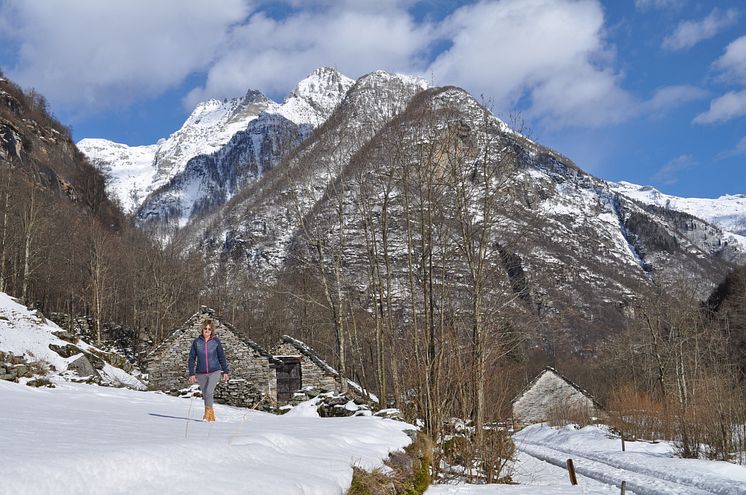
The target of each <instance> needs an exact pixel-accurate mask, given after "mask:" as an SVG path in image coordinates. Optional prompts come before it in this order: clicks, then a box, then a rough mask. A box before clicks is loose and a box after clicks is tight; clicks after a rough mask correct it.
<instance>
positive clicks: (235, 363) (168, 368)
mask: <svg viewBox="0 0 746 495" xmlns="http://www.w3.org/2000/svg"><path fill="white" fill-rule="evenodd" d="M206 318H209V319H211V320H213V322H215V333H216V335H217V336H218V337H219V338H220V340H221V342H222V343H223V348H224V349H225V355H226V356H225V357H226V359H227V360H228V366H229V367H230V372H231V373H230V375H231V378H230V380H229V381H228V382H227V383H224V382H220V384H219V385H218V387H217V388H216V389H215V400H216V401H217V402H219V403H222V404H231V405H235V406H241V407H255V406H256V405H257V404H259V403H260V402H263V403H265V404H267V405H277V404H285V403H287V402H288V401H290V400H291V399H292V398H293V395H294V394H295V393H296V392H298V391H300V390H301V389H304V388H313V389H316V390H317V391H333V390H338V389H339V373H338V372H337V371H336V370H335V369H334V368H332V367H331V366H329V365H328V364H327V363H326V362H324V360H323V359H321V358H320V357H319V356H318V354H316V352H314V350H313V349H311V348H310V347H309V346H307V345H306V344H304V343H303V342H301V341H300V340H297V339H294V338H292V337H289V336H287V335H285V336H283V337H282V340H281V342H280V343H279V344H278V345H277V347H276V348H275V350H274V353H272V354H270V353H269V352H267V351H266V350H264V349H263V348H262V347H261V346H260V345H259V344H257V343H256V342H254V341H252V340H250V339H247V338H245V337H241V336H239V335H238V333H237V332H236V330H235V329H234V328H233V327H232V326H231V325H230V324H229V323H226V322H224V321H221V319H220V318H219V317H218V316H217V315H216V314H215V311H214V310H212V309H209V308H206V307H202V309H201V310H200V312H199V313H196V314H194V315H193V316H192V317H191V318H189V320H187V321H186V323H184V325H182V326H181V327H180V328H179V329H177V330H176V331H174V333H173V334H171V336H169V337H168V338H167V339H166V340H164V341H163V342H162V343H161V344H160V345H159V346H158V347H157V348H155V349H154V350H153V351H152V352H151V353H150V354H149V355H148V359H147V361H148V373H149V388H150V389H152V390H163V391H166V392H169V393H174V394H176V393H178V392H179V390H183V389H184V388H186V387H187V386H188V381H187V378H188V376H187V373H188V371H187V359H188V357H189V350H190V347H191V344H192V341H193V340H194V339H195V338H196V337H198V336H199V335H200V330H201V326H202V322H203V321H204V320H205V319H206ZM349 384H350V392H352V393H353V394H356V395H360V396H361V397H362V393H361V389H360V386H359V385H357V384H354V383H352V382H349Z"/></svg>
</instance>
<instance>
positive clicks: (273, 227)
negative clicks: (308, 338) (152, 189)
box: [187, 74, 746, 348]
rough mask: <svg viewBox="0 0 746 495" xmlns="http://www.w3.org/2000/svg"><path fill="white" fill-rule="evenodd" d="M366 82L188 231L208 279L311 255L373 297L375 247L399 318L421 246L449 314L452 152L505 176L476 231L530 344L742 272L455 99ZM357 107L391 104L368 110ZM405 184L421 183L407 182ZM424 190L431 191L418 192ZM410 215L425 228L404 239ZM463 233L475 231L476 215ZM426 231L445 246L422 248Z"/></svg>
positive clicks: (668, 221)
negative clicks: (666, 288)
mask: <svg viewBox="0 0 746 495" xmlns="http://www.w3.org/2000/svg"><path fill="white" fill-rule="evenodd" d="M378 76H379V77H376V76H372V77H371V80H372V81H376V83H374V84H371V85H370V86H366V84H364V81H362V80H360V81H358V83H357V84H356V86H354V87H353V88H352V89H351V90H350V92H349V93H348V95H347V97H346V98H345V100H344V101H343V102H342V104H340V106H339V107H338V108H337V110H336V111H335V113H334V114H332V116H331V117H330V118H329V120H328V121H327V122H326V123H325V124H324V125H323V126H321V128H319V130H318V131H317V132H316V133H315V134H314V136H313V137H312V138H311V139H309V140H307V141H305V142H304V143H303V145H301V147H300V148H299V149H298V150H297V151H296V152H294V153H293V155H292V156H291V157H290V158H288V159H287V160H285V161H283V162H282V163H281V164H279V165H278V166H276V167H275V169H274V170H273V171H272V173H270V174H267V175H265V176H264V177H262V179H261V180H258V181H256V182H255V183H253V184H252V185H251V186H249V187H248V188H247V189H245V190H244V191H242V192H241V193H240V194H238V195H237V196H236V197H235V198H234V199H233V200H232V201H231V202H230V203H229V204H228V205H226V207H224V208H221V209H220V210H219V211H217V212H216V213H215V214H213V215H211V216H209V217H208V219H207V220H206V221H205V222H204V223H202V224H200V225H199V226H195V227H194V228H192V229H187V230H188V231H190V234H191V236H192V239H193V240H192V245H193V246H198V249H199V250H200V251H202V252H203V253H204V254H205V255H206V256H207V257H208V259H209V260H210V262H211V263H212V264H213V266H214V267H215V269H216V270H218V271H221V272H229V273H251V274H252V277H254V278H255V279H257V280H255V283H256V284H257V285H259V286H266V285H272V284H275V283H282V282H281V281H282V279H283V277H287V276H288V274H291V273H297V272H300V273H314V272H313V270H311V272H308V270H309V269H310V268H312V267H313V265H314V264H315V263H318V262H319V256H320V254H319V253H321V251H320V250H319V249H320V246H323V247H324V249H325V250H326V251H325V256H326V261H324V263H327V264H330V263H333V262H334V261H333V260H337V261H336V262H339V263H341V265H340V267H341V277H342V280H343V281H342V282H341V284H342V285H343V286H344V288H343V290H344V291H345V292H347V291H349V292H350V293H354V294H365V293H368V292H369V291H370V290H371V281H370V279H369V275H368V274H369V273H370V272H369V270H370V263H371V258H370V256H371V254H370V253H371V249H373V250H374V251H377V252H378V253H382V252H384V251H386V252H387V253H388V255H387V256H388V260H387V262H386V263H387V265H388V266H389V269H390V270H391V273H392V274H395V275H393V279H394V280H393V284H394V286H396V287H397V288H398V289H397V293H398V295H396V296H395V298H396V301H394V303H395V304H398V306H397V307H398V308H402V310H403V309H404V303H405V301H406V300H408V298H410V297H411V295H412V293H411V290H412V289H411V287H410V288H409V289H408V288H407V287H408V282H407V280H406V276H405V274H406V273H407V271H408V268H407V266H408V264H410V268H409V270H411V269H412V268H411V266H412V265H411V260H412V259H414V260H420V259H422V257H423V256H424V255H425V253H423V252H422V249H429V250H431V251H428V252H429V256H435V258H437V259H438V260H440V261H439V262H438V263H441V264H442V266H446V265H448V267H449V268H448V271H449V278H451V279H453V280H454V281H453V282H449V284H450V283H455V284H456V285H454V286H450V285H449V287H450V288H449V289H448V291H453V293H454V294H455V293H460V294H461V296H459V297H456V299H457V300H461V301H462V302H463V300H464V298H466V297H467V293H466V292H465V289H464V287H463V286H462V285H461V284H463V283H464V282H463V281H464V280H468V270H467V268H466V265H464V263H465V262H464V260H463V259H462V258H459V256H460V255H459V254H458V252H457V250H454V249H455V248H454V247H453V246H456V245H458V244H459V242H461V241H459V237H458V231H457V230H454V229H455V226H456V225H458V224H459V222H463V221H464V220H463V218H462V219H461V220H459V218H458V217H456V216H454V215H455V213H454V212H455V211H456V210H457V209H458V208H457V207H458V205H457V204H456V203H454V197H453V194H454V190H453V189H452V188H453V187H454V186H453V184H449V183H448V181H452V180H455V179H454V177H455V176H449V175H447V174H446V171H447V170H448V168H447V165H451V166H453V165H454V162H453V161H454V160H455V158H454V156H450V155H448V153H450V152H449V151H448V149H450V148H448V146H444V147H443V148H441V147H439V146H441V145H440V143H446V144H450V145H454V143H456V144H458V143H459V142H462V141H463V143H468V147H469V149H470V150H471V151H469V153H472V154H471V155H468V156H470V157H471V158H469V159H466V158H465V157H462V158H459V160H460V161H459V162H458V164H457V165H458V167H462V168H461V169H459V170H460V171H454V170H455V169H454V170H451V171H450V172H449V173H451V174H453V173H461V174H463V173H466V172H468V171H469V170H471V169H470V168H469V167H474V166H475V164H478V163H480V160H486V161H488V162H494V163H496V164H502V165H504V170H503V171H502V172H500V173H501V174H504V175H503V176H502V177H501V179H500V180H501V181H503V184H502V187H501V188H500V189H499V190H496V191H495V192H496V193H499V194H500V195H504V198H505V200H504V201H502V202H501V203H500V205H499V208H498V207H497V206H496V208H498V210H499V212H497V213H496V214H495V217H494V226H493V227H491V228H493V230H492V231H491V233H490V239H491V241H490V242H491V248H490V249H489V251H491V255H490V256H492V258H491V259H490V262H489V266H491V267H492V268H491V269H493V273H491V274H490V277H491V278H490V280H491V282H490V283H491V284H493V286H492V287H493V290H494V293H495V294H500V296H499V297H502V298H506V297H507V298H511V297H515V298H517V299H516V301H517V303H516V304H515V305H516V306H520V307H519V308H518V309H519V310H520V311H521V312H522V313H523V314H524V315H525V317H526V318H531V319H537V320H538V321H540V322H542V323H541V324H540V325H539V326H540V327H543V328H545V329H549V328H551V329H552V332H555V333H554V334H552V336H551V339H550V335H549V334H548V333H547V332H546V331H537V332H538V334H539V335H538V337H537V338H538V339H540V340H541V339H547V341H549V340H551V341H552V342H555V343H556V342H561V341H563V340H564V341H566V342H568V344H567V345H569V346H571V347H574V348H580V347H583V346H585V345H589V343H592V342H594V341H597V340H598V339H600V338H602V337H603V336H604V335H607V334H608V333H609V332H613V331H615V330H618V325H619V322H620V321H621V320H622V318H621V317H622V316H623V314H624V312H625V311H627V310H628V308H629V307H630V306H631V305H632V304H634V301H635V300H637V299H638V298H639V297H640V294H641V293H642V292H643V291H644V289H645V287H647V286H649V285H650V284H651V283H653V282H655V283H661V284H668V283H677V282H678V281H680V280H683V279H687V280H689V281H691V282H693V283H694V284H695V285H696V287H697V290H698V293H699V295H700V297H703V298H704V297H707V295H708V294H709V292H710V291H711V290H712V289H713V288H714V287H715V286H716V285H717V284H718V283H719V282H720V281H721V280H722V278H723V277H724V276H725V274H726V273H727V272H728V271H729V269H730V267H732V266H733V264H734V263H742V262H744V261H746V253H745V250H744V249H743V247H741V246H740V245H739V244H738V243H736V242H733V241H732V240H730V239H729V238H727V236H725V235H724V234H723V233H722V231H720V229H718V228H717V227H714V226H712V225H710V224H708V223H707V222H705V221H703V220H701V219H699V218H696V217H693V216H691V215H688V214H686V213H680V212H677V211H673V210H667V209H664V208H659V207H655V206H649V205H645V204H642V203H639V202H637V201H634V200H630V199H628V198H627V197H626V196H624V195H621V194H618V193H617V192H615V191H614V190H613V189H612V188H611V187H610V186H609V184H608V183H606V182H605V181H603V180H601V179H597V178H595V177H593V176H591V175H589V174H587V173H585V172H584V171H582V170H581V169H580V168H578V167H577V166H576V165H575V164H574V163H572V162H571V161H569V160H568V159H567V158H565V157H563V156H561V155H559V154H557V153H556V152H554V151H552V150H550V149H547V148H545V147H543V146H541V145H539V144H537V143H534V142H532V141H530V140H528V139H526V138H524V137H522V136H520V135H519V134H517V133H514V132H508V131H506V130H505V128H504V123H503V122H501V121H500V120H499V119H497V118H496V117H494V116H493V115H491V114H490V113H489V112H488V111H486V110H485V109H484V108H483V107H481V105H480V104H479V103H478V102H477V101H476V100H475V99H474V98H473V97H471V96H470V95H468V94H467V93H466V92H464V91H463V90H461V89H458V88H433V89H429V90H424V88H412V90H410V92H409V93H407V94H406V95H403V94H402V93H401V90H402V89H403V88H402V87H396V88H395V87H392V86H390V85H389V84H390V83H391V81H390V80H387V79H386V77H380V76H381V75H380V74H379V75H378ZM372 81H371V82H372ZM374 88H375V90H374ZM396 95H398V96H396ZM371 101H375V102H381V101H386V102H389V103H391V102H397V104H395V105H392V106H391V107H390V108H389V111H388V112H386V113H383V112H381V111H380V109H375V110H374V111H373V112H372V113H367V114H366V112H371V104H370V102H371ZM374 117H375V118H376V119H377V120H375V121H374V122H375V125H371V122H372V121H371V120H368V119H371V118H374ZM364 123H366V124H367V125H364ZM489 143H491V144H489ZM459 146H461V145H459ZM464 146H466V145H464ZM457 148H458V146H457ZM496 150H497V151H496ZM465 153H466V151H465ZM465 156H466V155H465ZM503 161H504V163H502V162H503ZM423 167H425V168H423ZM427 167H429V168H427ZM464 167H465V168H464ZM469 173H472V174H473V173H476V172H474V171H473V170H472V172H469ZM408 174H412V176H409V177H408ZM416 174H419V175H416ZM415 175H416V177H417V179H416V180H417V181H419V182H416V183H412V181H414V180H415V179H414V178H413V177H415ZM462 179H463V180H464V183H469V181H470V180H473V179H469V176H468V175H467V176H466V177H465V178H464V177H463V176H462ZM428 180H436V182H437V184H436V183H431V182H428ZM426 185H427V187H429V188H432V189H428V190H427V191H424V190H423V189H422V188H423V187H425V186H426ZM415 186H416V187H415ZM475 187H476V185H475V184H471V185H470V186H468V188H470V190H471V192H470V193H469V194H470V197H472V198H475V197H478V196H479V190H478V188H476V189H474V188H475ZM426 192H427V195H426V194H425V193H426ZM429 195H437V198H434V197H431V196H429ZM407 197H409V199H406V198H407ZM384 200H385V201H384ZM384 204H385V205H386V208H387V212H386V213H384V211H383V205H384ZM425 204H426V205H427V207H424V206H423V205H425ZM476 204H477V203H475V205H476ZM361 205H362V206H361ZM413 208H415V209H416V208H420V210H417V211H418V212H419V213H422V214H424V212H429V213H430V214H433V215H435V216H436V217H437V218H438V220H437V222H436V223H432V224H427V225H424V224H423V223H422V222H419V221H413V223H410V224H409V227H407V221H406V220H405V219H406V218H407V211H410V213H411V212H412V209H413ZM498 210H496V211H498ZM384 215H388V218H389V224H388V226H387V227H386V229H387V232H386V238H387V240H386V243H387V246H385V247H384V246H383V245H381V242H383V238H384V237H383V232H379V236H378V237H377V238H374V237H371V229H372V228H381V223H380V222H381V220H380V219H381V218H382V217H383V216H384ZM471 221H472V222H474V227H475V228H482V227H479V219H478V215H477V216H476V217H472V219H471ZM418 222H419V223H418ZM376 226H377V227H376ZM423 229H424V230H423ZM428 229H429V230H428ZM426 231H430V234H429V235H434V236H436V237H438V238H439V239H441V241H440V242H443V243H444V244H443V246H441V247H437V248H436V247H433V246H429V247H423V246H425V244H423V243H424V242H425V241H424V240H423V237H422V235H423V234H422V233H423V232H426ZM407 232H409V234H408V233H407ZM408 237H409V238H408ZM433 242H434V241H433ZM413 243H414V244H413ZM372 245H373V246H377V247H375V248H373V247H371V246H372ZM408 245H409V248H407V246H408ZM314 246H315V247H314ZM412 246H414V247H412ZM314 250H317V251H316V252H315V251H314ZM408 259H409V260H410V261H407V260H408ZM340 260H341V261H340ZM379 262H380V260H379ZM419 263H420V262H416V263H415V265H417V266H418V267H419V268H418V269H421V268H422V267H421V266H420V265H419ZM436 265H437V263H436ZM438 266H439V265H438ZM415 268H416V267H415ZM330 269H331V268H330ZM418 273H419V272H418ZM420 275H421V274H420ZM306 276H307V275H306ZM459 281H461V282H459ZM288 290H290V289H288ZM444 290H445V289H444ZM467 292H468V291H467ZM392 297H394V296H392ZM495 297H498V296H495ZM363 299H364V298H363ZM362 304H363V305H364V306H365V304H364V303H362ZM454 304H455V303H454ZM460 304H461V303H458V304H457V306H458V305H460ZM457 311H460V310H457Z"/></svg>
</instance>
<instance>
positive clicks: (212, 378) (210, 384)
mask: <svg viewBox="0 0 746 495" xmlns="http://www.w3.org/2000/svg"><path fill="white" fill-rule="evenodd" d="M221 374H222V372H221V371H213V372H212V373H206V374H202V373H200V374H198V375H197V383H199V389H200V390H201V391H202V399H203V400H204V401H205V406H206V407H212V402H213V395H214V394H215V387H217V386H218V383H219V382H220V375H221Z"/></svg>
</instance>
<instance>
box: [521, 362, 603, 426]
mask: <svg viewBox="0 0 746 495" xmlns="http://www.w3.org/2000/svg"><path fill="white" fill-rule="evenodd" d="M600 412H601V407H600V406H599V404H598V403H597V402H596V401H595V400H594V399H593V397H591V395H590V394H589V393H588V392H586V391H585V390H583V389H582V388H580V387H579V386H577V385H575V384H574V383H573V382H571V381H570V380H568V379H567V378H565V377H564V376H562V375H561V374H560V373H559V372H558V371H557V370H555V369H554V368H550V367H546V368H544V370H543V371H542V372H541V373H539V374H538V375H537V376H536V378H534V379H533V381H531V383H529V384H528V385H527V386H526V387H525V388H524V389H523V390H522V391H521V392H520V393H519V394H518V395H517V396H516V397H515V398H514V399H513V422H514V423H516V424H518V425H520V426H525V425H528V424H532V423H541V422H543V421H547V420H549V419H550V417H551V416H552V415H553V414H554V415H556V414H565V415H567V416H573V415H574V416H577V415H582V416H585V417H597V416H598V415H599V414H600Z"/></svg>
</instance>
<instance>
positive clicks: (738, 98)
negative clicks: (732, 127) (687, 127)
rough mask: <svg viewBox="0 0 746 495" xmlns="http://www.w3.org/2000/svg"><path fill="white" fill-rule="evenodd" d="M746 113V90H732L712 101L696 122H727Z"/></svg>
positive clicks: (695, 119) (697, 117) (696, 118)
mask: <svg viewBox="0 0 746 495" xmlns="http://www.w3.org/2000/svg"><path fill="white" fill-rule="evenodd" d="M744 115H746V90H743V91H730V92H728V93H726V94H724V95H723V96H720V97H719V98H715V99H714V100H712V101H711V102H710V109H709V110H708V111H706V112H703V113H700V114H699V115H697V116H696V117H695V118H694V121H693V122H694V123H695V124H714V123H718V122H727V121H729V120H733V119H735V118H738V117H742V116H744Z"/></svg>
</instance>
